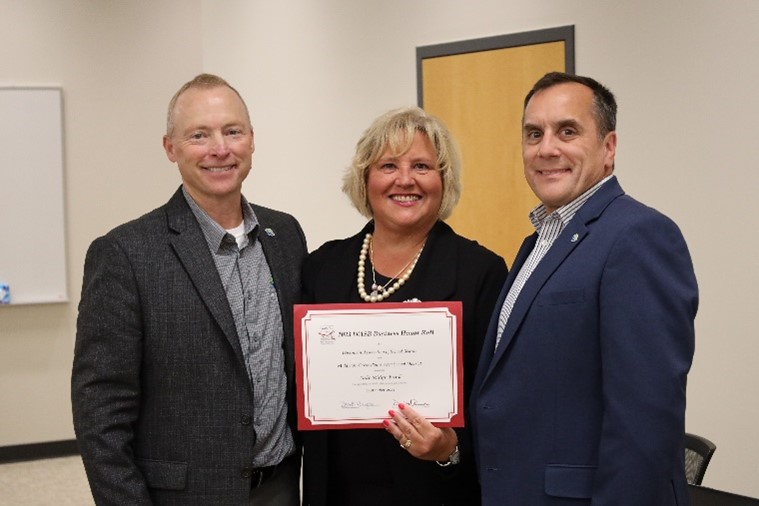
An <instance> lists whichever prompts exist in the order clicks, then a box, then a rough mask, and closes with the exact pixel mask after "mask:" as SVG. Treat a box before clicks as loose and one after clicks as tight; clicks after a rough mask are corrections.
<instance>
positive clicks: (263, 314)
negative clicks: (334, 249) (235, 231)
mask: <svg viewBox="0 0 759 506" xmlns="http://www.w3.org/2000/svg"><path fill="white" fill-rule="evenodd" d="M182 192H183V193H184V196H185V199H186V200H187V203H188V204H189V206H190V208H191V209H192V212H193V214H194V215H195V218H196V219H197V220H198V223H199V224H200V228H201V229H202V230H203V234H204V235H205V238H206V241H207V242H208V248H209V249H210V251H211V255H212V256H213V259H214V262H215V264H216V269H217V271H218V273H219V277H220V278H221V283H222V285H223V286H224V290H225V291H226V294H227V300H228V301H229V307H230V309H231V310H232V316H233V317H234V320H235V327H236V329H237V335H238V337H239V339H240V346H241V347H242V354H243V358H244V359H245V366H246V369H247V371H248V378H249V379H250V384H251V388H252V389H253V409H254V410H255V413H251V414H252V415H254V416H253V417H252V418H253V424H254V427H255V431H256V443H255V446H254V448H253V450H254V457H253V462H252V465H253V466H254V467H264V466H271V465H274V464H278V463H279V462H280V461H281V460H282V459H283V458H285V457H286V456H288V455H290V454H291V453H293V451H294V449H295V444H294V442H293V437H292V433H291V432H290V427H289V426H288V424H287V402H286V391H287V377H286V375H285V357H284V350H283V348H282V341H283V339H284V330H283V326H282V314H281V312H280V306H279V298H278V297H277V291H276V288H275V286H274V278H273V277H272V275H271V270H270V269H269V264H268V263H267V261H266V257H265V256H264V252H263V248H262V246H261V242H260V241H259V240H258V230H259V226H258V219H257V218H256V215H255V213H254V212H253V209H252V208H251V207H250V205H249V204H248V201H247V200H246V199H245V197H244V196H243V197H242V198H241V205H242V211H243V224H244V234H245V236H244V237H242V238H241V242H240V244H241V245H240V246H239V247H238V242H237V240H236V239H235V238H234V237H233V236H232V234H230V233H229V232H227V231H226V230H224V229H223V228H222V227H221V226H220V225H219V224H218V223H216V222H215V221H214V220H213V219H212V218H211V217H210V216H208V214H207V213H206V212H205V211H204V210H203V209H202V208H201V207H200V206H198V204H197V203H195V201H194V200H193V199H192V197H191V196H190V195H189V194H188V193H187V191H186V190H185V188H184V187H182Z"/></svg>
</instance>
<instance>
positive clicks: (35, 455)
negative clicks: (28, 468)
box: [0, 439, 79, 464]
mask: <svg viewBox="0 0 759 506" xmlns="http://www.w3.org/2000/svg"><path fill="white" fill-rule="evenodd" d="M71 455H79V446H77V444H76V439H67V440H64V441H50V442H47V443H32V444H25V445H13V446H0V464H4V463H8V462H19V461H24V460H37V459H50V458H55V457H69V456H71Z"/></svg>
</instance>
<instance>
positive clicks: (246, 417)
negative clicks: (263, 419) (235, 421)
mask: <svg viewBox="0 0 759 506" xmlns="http://www.w3.org/2000/svg"><path fill="white" fill-rule="evenodd" d="M251 421H253V417H252V416H250V415H242V416H241V417H240V423H241V424H243V425H250V422H251Z"/></svg>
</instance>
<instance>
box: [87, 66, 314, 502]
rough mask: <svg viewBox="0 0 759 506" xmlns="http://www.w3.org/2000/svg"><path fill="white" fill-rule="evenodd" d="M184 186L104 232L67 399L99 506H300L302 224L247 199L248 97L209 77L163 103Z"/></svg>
mask: <svg viewBox="0 0 759 506" xmlns="http://www.w3.org/2000/svg"><path fill="white" fill-rule="evenodd" d="M163 144H164V148H165V150H166V154H167V156H168V158H169V160H170V161H172V162H175V163H176V164H177V166H178V168H179V172H180V174H181V176H182V186H181V188H180V189H179V190H178V191H177V192H176V193H175V194H174V196H173V197H172V198H171V199H170V200H169V202H168V203H167V204H165V205H163V206H162V207H159V208H158V209H156V210H154V211H152V212H150V213H148V214H146V215H144V216H142V217H141V218H138V219H136V220H134V221H131V222H129V223H126V224H124V225H121V226H119V227H117V228H116V229H114V230H112V231H111V232H109V233H108V234H107V235H105V236H103V237H100V238H98V239H96V240H95V241H94V242H93V243H92V245H91V246H90V249H89V251H88V252H87V258H86V261H85V267H84V282H83V286H82V298H81V302H80V305H79V318H78V320H77V337H76V349H75V355H74V367H73V374H72V405H73V414H74V428H75V430H76V435H77V439H78V442H79V447H80V450H81V453H82V459H83V461H84V466H85V469H86V471H87V477H88V479H89V483H90V488H91V490H92V494H93V497H94V499H95V502H96V503H97V504H98V505H114V506H124V505H130V506H135V505H183V506H187V505H204V506H207V505H247V504H256V505H270V506H284V505H286V506H296V505H298V504H299V476H300V446H299V444H298V442H297V440H296V437H295V436H296V433H295V425H294V421H295V416H294V415H295V408H294V402H293V401H294V382H293V379H294V377H293V371H294V361H293V337H292V329H293V322H292V305H293V303H294V302H296V298H297V297H298V296H299V292H300V263H301V260H302V259H303V257H304V256H305V253H306V243H305V238H304V236H303V231H302V230H301V228H300V225H299V224H298V222H297V221H296V220H295V219H294V218H293V217H292V216H289V215H287V214H284V213H281V212H278V211H274V210H271V209H266V208H264V207H261V206H256V205H252V204H249V203H248V202H247V200H246V199H245V198H244V197H243V196H242V191H241V188H242V182H243V180H244V179H245V178H246V176H247V175H248V173H249V172H250V169H251V158H252V153H253V149H254V144H253V129H252V127H251V124H250V117H249V114H248V110H247V107H246V106H245V103H244V102H243V100H242V98H241V97H240V95H239V94H238V93H237V91H236V90H235V89H234V88H232V87H231V86H230V85H229V84H228V83H227V82H226V81H224V80H223V79H221V78H219V77H217V76H213V75H209V74H201V75H199V76H197V77H196V78H195V79H193V80H191V81H190V82H188V83H186V84H185V85H184V86H183V87H182V88H180V90H179V91H178V92H177V93H176V95H175V96H174V98H173V99H172V100H171V103H170V104H169V114H168V122H167V133H166V135H165V136H164V140H163Z"/></svg>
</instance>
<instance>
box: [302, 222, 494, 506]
mask: <svg viewBox="0 0 759 506" xmlns="http://www.w3.org/2000/svg"><path fill="white" fill-rule="evenodd" d="M367 232H373V223H371V222H370V223H368V224H367V225H366V227H364V229H363V230H362V231H361V232H360V233H358V234H357V235H355V236H353V237H350V238H348V239H343V240H337V241H330V242H328V243H326V244H324V245H323V246H322V247H321V248H319V249H318V250H316V251H314V252H313V253H311V254H310V255H309V257H308V258H307V259H306V261H305V263H304V266H303V273H302V282H303V302H304V303H338V302H363V300H362V299H361V298H360V297H359V295H358V285H357V281H356V272H357V267H358V255H359V253H360V251H361V245H362V243H363V240H364V237H365V235H366V233H367ZM506 274H507V271H506V264H505V262H504V261H503V259H502V258H501V257H499V256H498V255H496V254H495V253H493V252H491V251H489V250H487V249H486V248H484V247H482V246H480V245H479V244H477V243H476V242H475V241H470V240H468V239H465V238H463V237H461V236H459V235H457V234H456V233H454V232H453V230H452V229H451V228H450V227H449V226H448V225H446V224H445V223H443V222H438V223H437V224H436V225H435V226H434V227H433V229H432V231H431V232H430V235H429V237H428V239H427V243H426V245H425V247H424V250H423V252H422V255H421V256H420V258H419V262H418V263H417V265H416V267H415V268H414V271H413V273H412V274H411V277H410V278H409V280H408V282H407V283H406V284H405V285H404V286H403V287H401V288H400V289H399V290H398V291H397V292H396V293H394V294H393V295H392V296H391V297H389V298H388V299H385V300H384V301H383V302H402V301H405V300H408V299H413V298H416V299H419V300H421V301H422V302H431V301H462V306H463V313H464V318H463V319H464V321H463V331H464V336H463V355H464V400H465V402H464V405H465V406H466V405H467V402H468V399H469V391H470V389H471V383H472V380H473V376H474V372H475V369H476V366H477V360H478V358H479V355H480V350H481V347H482V340H483V337H484V335H485V332H486V330H487V326H488V323H489V321H490V316H491V314H492V312H493V306H494V304H495V300H496V298H497V297H498V293H499V291H500V288H501V286H502V284H503V282H504V280H505V278H506ZM384 281H387V279H386V278H385V279H384V280H383V282H384ZM371 283H372V281H371V274H370V267H369V259H367V277H366V280H365V284H366V288H367V291H369V287H370V286H371ZM465 414H466V413H465ZM467 425H468V423H467ZM457 433H458V437H459V449H460V451H461V463H460V464H459V465H456V466H449V467H440V466H438V465H437V464H436V463H434V462H430V461H424V460H420V459H417V458H415V457H413V456H411V455H410V454H409V453H407V452H404V451H402V450H401V449H400V448H399V447H398V442H397V441H396V440H395V439H394V438H393V437H392V436H391V435H390V434H388V433H387V432H386V431H385V430H382V429H354V430H325V431H306V432H304V433H303V443H304V468H303V473H304V476H303V480H304V505H308V506H327V505H329V506H351V505H357V506H359V505H360V506H371V505H375V504H376V505H382V506H387V505H388V504H393V505H394V506H402V505H406V504H408V505H414V506H425V505H430V506H432V505H435V506H438V505H462V506H464V505H465V506H472V505H478V504H479V502H480V493H479V486H478V484H477V478H476V472H475V466H474V460H473V459H474V457H473V454H472V451H471V443H470V441H469V434H468V430H466V429H457Z"/></svg>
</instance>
